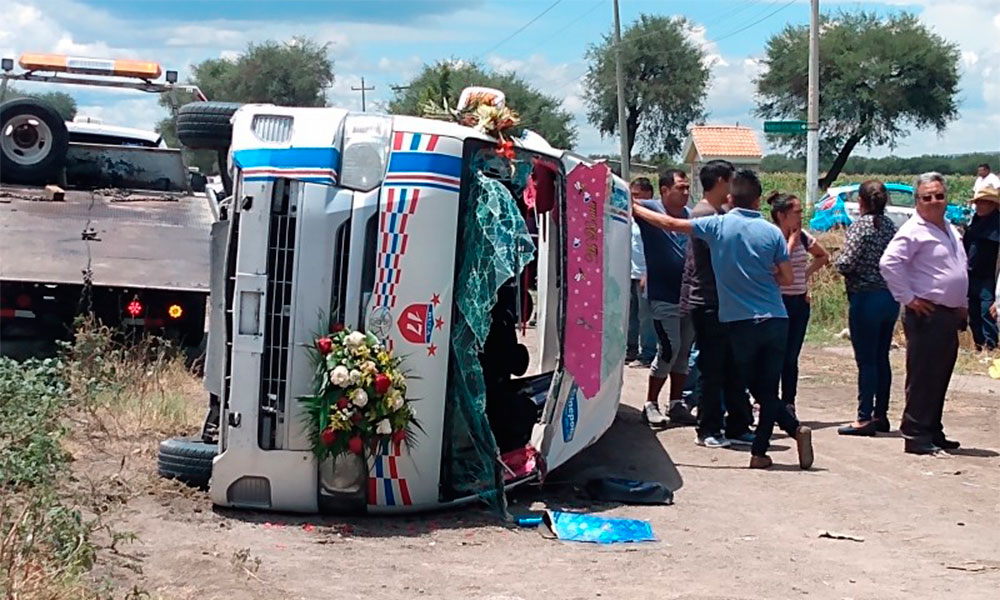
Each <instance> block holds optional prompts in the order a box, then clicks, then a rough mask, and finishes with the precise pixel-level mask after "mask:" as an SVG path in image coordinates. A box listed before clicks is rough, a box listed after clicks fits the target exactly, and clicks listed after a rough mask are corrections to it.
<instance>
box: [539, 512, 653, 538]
mask: <svg viewBox="0 0 1000 600" xmlns="http://www.w3.org/2000/svg"><path fill="white" fill-rule="evenodd" d="M545 524H546V525H548V527H549V529H551V530H552V533H553V534H555V536H556V537H557V538H559V539H560V540H565V541H568V542H590V543H592V544H621V543H627V542H655V541H657V539H656V535H654V534H653V526H652V525H650V524H649V521H640V520H637V519H616V518H612V517H598V516H596V515H586V514H582V513H569V512H559V511H556V510H550V511H546V513H545Z"/></svg>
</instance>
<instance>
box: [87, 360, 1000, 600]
mask: <svg viewBox="0 0 1000 600" xmlns="http://www.w3.org/2000/svg"><path fill="white" fill-rule="evenodd" d="M844 354H845V353H844V351H843V350H839V349H832V350H831V349H822V348H816V347H809V348H807V349H806V351H805V353H804V354H803V357H802V360H801V365H802V380H801V383H800V398H799V413H800V416H802V417H803V420H804V421H805V422H807V423H808V424H810V425H811V426H812V427H813V428H814V429H815V435H814V441H815V447H816V455H817V456H816V465H815V467H814V468H813V469H812V470H811V471H808V472H803V471H800V470H799V469H798V468H797V465H796V458H795V451H794V444H790V443H789V440H788V438H786V437H784V436H782V435H779V436H777V437H776V438H775V440H774V447H773V450H772V457H773V458H774V460H775V463H776V464H775V467H774V468H772V469H771V470H770V471H767V472H761V471H750V470H748V469H746V468H745V467H746V464H747V462H748V460H749V455H748V453H747V452H745V451H738V450H709V449H705V448H701V447H697V446H695V444H694V431H693V429H692V428H672V429H668V430H666V431H662V432H658V433H654V432H652V431H650V430H649V429H648V428H647V427H646V426H644V425H643V424H642V423H641V421H640V413H639V409H640V407H641V405H642V400H643V397H644V393H645V378H646V371H643V370H638V369H626V384H625V390H624V394H623V398H622V406H621V408H620V409H619V412H618V418H617V420H616V422H615V424H614V426H613V427H612V429H611V430H610V431H609V432H608V433H607V434H606V435H605V436H604V438H602V439H601V440H600V441H599V442H598V443H597V444H596V445H595V446H593V447H591V448H590V449H588V450H587V451H586V452H584V453H583V454H581V455H580V456H578V457H576V458H575V459H574V460H573V461H571V462H570V463H569V464H568V465H566V466H565V467H563V468H561V469H558V470H557V471H555V472H554V473H552V474H550V478H549V481H548V483H547V484H546V486H545V487H542V488H538V487H537V486H536V487H534V488H530V489H524V490H521V491H518V492H515V493H514V494H513V495H512V497H511V511H512V512H514V513H517V512H519V511H524V510H527V509H529V508H534V509H538V508H542V507H549V508H569V509H576V510H586V511H588V512H594V513H600V514H606V515H616V516H623V517H631V518H639V519H647V520H649V521H650V522H651V523H652V526H653V530H654V531H655V533H656V535H657V536H658V537H659V540H660V541H658V542H655V543H646V544H636V545H618V546H610V547H598V546H594V545H586V544H574V543H567V542H559V541H555V540H549V539H545V538H543V537H542V536H541V535H540V534H539V532H538V531H537V530H534V529H521V528H516V527H506V526H504V525H503V524H502V523H500V522H499V521H498V520H496V519H495V518H494V517H493V516H492V515H490V514H488V513H486V512H484V511H483V510H480V509H478V508H469V509H465V510H458V511H452V512H445V513H436V514H429V515H423V516H419V517H414V518H392V519H375V518H352V519H341V518H321V517H301V516H293V515H281V514H273V513H253V512H246V511H229V510H218V509H213V508H212V506H211V504H210V502H209V500H208V497H207V495H206V494H205V493H203V492H199V491H193V490H187V489H185V488H183V487H181V486H179V485H177V484H175V483H173V482H164V481H161V480H158V479H157V478H156V476H155V456H154V452H155V443H154V440H145V441H137V442H135V443H133V444H124V445H122V446H121V447H116V448H115V449H114V451H111V452H107V453H101V454H95V453H93V452H89V451H87V449H86V447H85V445H81V446H79V447H78V448H77V449H76V451H75V454H76V455H77V456H76V458H77V462H76V472H77V473H78V476H79V477H81V485H82V484H83V483H85V482H90V483H91V484H93V485H95V486H97V487H98V488H100V489H109V485H110V486H111V487H112V488H114V489H117V490H118V491H117V492H114V491H111V492H107V493H108V499H109V500H108V513H107V514H106V515H105V521H107V522H109V523H111V524H112V526H113V528H114V529H115V530H116V531H119V532H120V533H122V532H124V533H132V534H134V535H135V536H136V537H135V539H134V540H133V541H131V542H129V538H128V537H127V536H125V537H122V536H120V537H122V541H120V542H119V543H118V544H116V548H117V550H116V551H111V550H104V551H102V553H101V554H100V558H99V562H98V565H97V567H96V569H95V573H96V574H97V575H98V576H99V577H102V578H105V579H106V580H107V581H110V582H113V584H114V585H115V587H116V588H117V590H118V593H117V596H116V597H123V596H125V595H126V594H127V596H126V597H136V598H137V597H151V598H170V599H189V598H190V599H194V598H197V599H199V600H211V599H216V598H218V599H230V598H241V599H243V598H247V599H290V598H308V599H313V598H364V599H371V598H417V597H419V598H470V599H483V600H486V599H491V600H514V599H535V598H547V599H553V600H555V599H576V598H600V597H604V598H640V597H656V598H661V599H669V598H677V599H681V598H683V599H692V600H693V599H700V600H710V599H779V598H781V599H783V598H806V597H808V598H823V599H825V598H830V599H837V600H842V599H862V598H873V599H874V598H877V599H894V598H900V599H903V598H906V599H911V598H962V599H970V600H972V599H979V598H982V599H991V600H992V599H995V598H997V590H998V589H1000V505H998V500H1000V470H998V467H1000V454H998V452H997V451H998V450H1000V438H998V432H1000V423H998V406H997V405H998V402H1000V386H998V385H996V384H997V383H998V382H996V381H991V380H988V379H986V378H984V377H969V376H963V377H961V378H957V379H956V380H955V381H953V385H952V390H951V394H950V397H949V402H948V404H947V406H946V408H945V417H944V420H945V427H946V431H947V433H948V435H949V436H950V437H952V438H955V439H958V440H960V441H961V442H962V449H961V450H959V451H956V452H954V453H953V454H951V455H949V456H946V457H916V456H910V455H905V454H903V440H902V439H901V438H900V437H899V434H898V433H897V432H895V431H893V432H892V433H890V434H885V435H880V436H879V437H877V438H846V437H840V436H838V435H837V433H836V426H838V425H840V424H842V423H843V422H845V421H847V420H850V419H851V417H852V415H853V412H854V375H853V373H854V369H853V363H852V361H851V360H850V358H849V354H848V356H847V357H845V356H844ZM902 379H903V378H902V376H901V375H900V376H899V377H897V381H896V383H895V385H894V390H895V395H894V397H893V406H892V410H893V413H894V414H895V415H896V421H895V422H894V426H895V424H896V423H898V414H899V412H900V411H901V408H902ZM598 474H609V475H621V476H628V477H630V478H641V479H650V480H658V481H662V482H664V483H665V484H667V485H669V486H670V487H671V488H673V489H674V490H675V493H676V498H675V499H676V503H675V504H674V505H672V506H656V507H648V506H647V507H643V506H621V505H608V504H598V505H595V504H594V503H593V502H591V501H589V500H587V499H585V497H584V496H583V495H582V494H581V493H580V492H579V491H578V489H577V488H576V486H575V485H574V483H580V482H582V481H585V480H586V479H588V478H589V477H592V476H594V475H598ZM95 482H97V483H95ZM824 530H827V531H831V532H836V533H843V534H849V535H851V536H856V537H858V538H859V540H861V541H851V540H836V539H827V538H821V537H819V533H820V532H821V531H824ZM991 590H992V591H991ZM142 592H145V593H147V594H148V596H146V595H143V594H142Z"/></svg>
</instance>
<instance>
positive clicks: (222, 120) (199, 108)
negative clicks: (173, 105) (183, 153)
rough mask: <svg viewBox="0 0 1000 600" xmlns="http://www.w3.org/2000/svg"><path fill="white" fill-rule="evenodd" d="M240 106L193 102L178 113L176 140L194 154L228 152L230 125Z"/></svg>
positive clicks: (230, 134) (231, 133)
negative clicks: (194, 151) (209, 151)
mask: <svg viewBox="0 0 1000 600" xmlns="http://www.w3.org/2000/svg"><path fill="white" fill-rule="evenodd" d="M240 106H242V105H241V104H239V103H237V102H191V103H190V104H185V105H184V106H182V107H181V108H180V110H179V111H178V112H177V139H179V140H180V142H181V143H182V144H184V146H186V147H187V148H190V149H192V150H225V149H226V148H228V147H229V143H230V141H231V140H232V137H233V126H232V124H231V123H230V122H229V119H231V118H232V116H233V114H234V113H235V112H236V110H237V109H239V107H240Z"/></svg>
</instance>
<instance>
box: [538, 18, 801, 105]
mask: <svg viewBox="0 0 1000 600" xmlns="http://www.w3.org/2000/svg"><path fill="white" fill-rule="evenodd" d="M795 2H796V0H789V1H788V2H786V3H785V4H782V5H781V6H779V7H778V8H776V9H774V10H772V11H771V12H769V13H767V14H766V15H764V16H763V17H760V18H759V19H756V20H755V21H752V22H750V23H748V24H746V25H744V26H743V27H740V28H739V29H736V30H734V31H730V32H729V33H727V34H725V35H723V36H721V37H717V38H715V39H711V40H705V41H704V42H703V43H702V44H700V46H699V47H700V48H702V49H703V48H705V47H707V46H708V45H709V44H715V43H718V42H720V41H722V40H725V39H728V38H731V37H733V36H734V35H737V34H739V33H742V32H744V31H746V30H747V29H750V28H751V27H753V26H755V25H759V24H760V23H763V22H764V21H766V20H767V19H770V18H771V17H773V16H774V15H776V14H778V13H779V12H781V11H783V10H785V9H786V8H788V7H789V6H791V5H793V4H795ZM659 33H662V32H661V31H650V32H647V33H643V34H640V35H638V36H635V37H632V38H629V39H627V40H622V43H623V44H631V43H634V42H637V41H639V40H641V39H645V38H647V37H650V36H652V35H657V34H659ZM589 70H590V68H589V67H588V68H587V69H586V70H584V71H583V72H581V73H580V74H579V75H577V76H575V77H573V78H572V79H570V80H568V81H567V82H566V83H564V84H563V85H561V86H559V87H557V88H556V89H555V90H553V91H554V92H558V91H561V90H563V89H565V88H566V86H569V85H573V84H574V83H577V82H578V81H580V79H582V78H583V77H584V76H585V75H586V74H587V71H589Z"/></svg>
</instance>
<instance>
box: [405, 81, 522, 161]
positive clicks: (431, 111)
mask: <svg viewBox="0 0 1000 600" xmlns="http://www.w3.org/2000/svg"><path fill="white" fill-rule="evenodd" d="M421 115H422V116H425V117H429V118H434V119H442V120H453V121H456V122H458V123H461V124H462V125H465V126H466V127H472V128H473V129H475V130H477V131H480V132H482V133H485V134H486V135H488V136H491V137H495V138H497V153H498V154H499V155H500V156H503V157H504V158H506V159H508V160H513V159H514V142H513V141H512V140H510V139H508V138H507V137H505V134H506V133H507V132H508V131H509V130H511V129H513V128H515V127H517V126H518V125H519V124H520V123H521V117H520V115H518V114H517V112H515V111H514V110H512V109H511V108H510V107H508V106H507V102H506V99H505V98H504V96H503V93H502V92H500V91H499V90H492V89H489V88H467V89H466V90H464V91H463V92H462V97H461V98H460V99H459V103H458V107H457V108H451V107H450V106H449V105H448V100H447V99H442V101H441V105H440V106H438V105H437V104H436V103H434V102H427V103H426V104H425V105H424V106H423V107H422V109H421Z"/></svg>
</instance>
